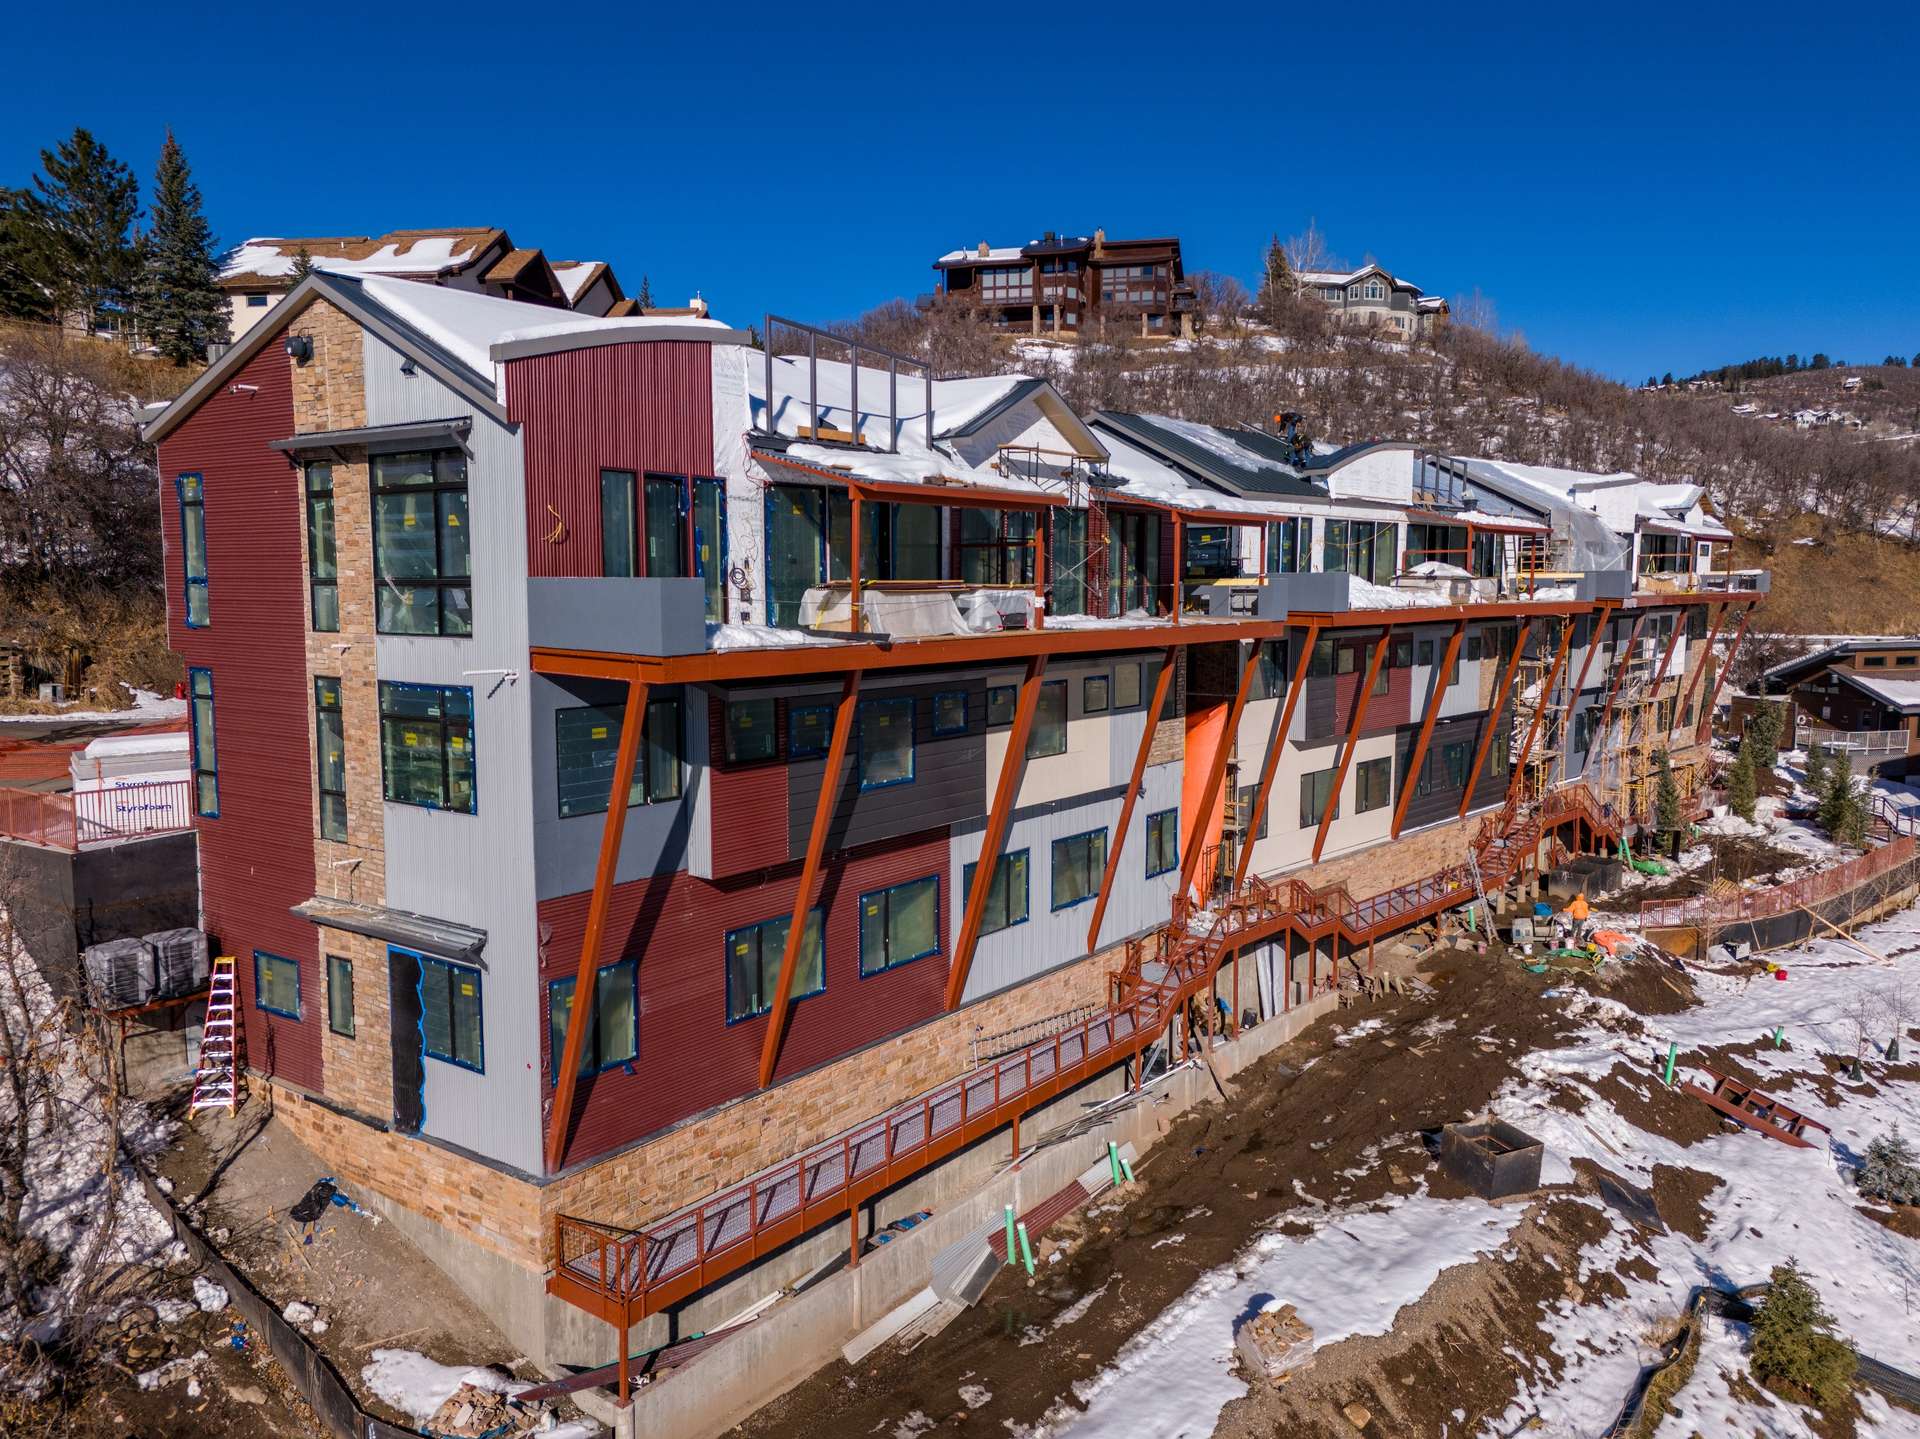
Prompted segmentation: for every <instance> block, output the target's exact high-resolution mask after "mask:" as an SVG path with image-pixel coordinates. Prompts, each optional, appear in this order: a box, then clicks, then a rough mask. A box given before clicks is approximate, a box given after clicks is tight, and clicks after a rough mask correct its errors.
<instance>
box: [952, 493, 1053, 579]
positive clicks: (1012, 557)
mask: <svg viewBox="0 0 1920 1439" xmlns="http://www.w3.org/2000/svg"><path fill="white" fill-rule="evenodd" d="M1033 547H1034V516H1033V512H1032V511H1031V510H979V509H965V510H962V511H961V512H960V539H959V542H958V544H957V545H956V550H957V554H956V556H955V558H956V560H957V562H958V564H959V568H960V576H959V578H960V579H961V581H962V582H963V583H965V584H969V585H1021V586H1025V585H1031V584H1032V583H1033Z"/></svg>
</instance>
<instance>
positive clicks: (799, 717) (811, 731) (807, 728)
mask: <svg viewBox="0 0 1920 1439" xmlns="http://www.w3.org/2000/svg"><path fill="white" fill-rule="evenodd" d="M832 743H833V706H832V705H795V706H793V708H791V709H790V710H788V711H787V754H788V755H789V756H791V757H792V758H794V759H811V758H812V757H813V756H815V755H823V754H825V753H826V752H827V750H828V748H829V747H830V746H831V745H832Z"/></svg>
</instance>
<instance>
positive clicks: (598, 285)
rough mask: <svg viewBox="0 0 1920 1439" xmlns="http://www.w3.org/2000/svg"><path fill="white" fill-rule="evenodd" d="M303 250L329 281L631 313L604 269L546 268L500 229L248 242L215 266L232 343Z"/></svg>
mask: <svg viewBox="0 0 1920 1439" xmlns="http://www.w3.org/2000/svg"><path fill="white" fill-rule="evenodd" d="M303 250H304V251H305V252H306V254H307V256H308V258H309V259H310V260H311V261H312V262H313V265H314V267H315V268H316V269H321V270H326V271H328V272H329V273H331V274H339V275H360V276H368V275H378V276H385V277H387V278H390V279H404V280H417V281H420V282H422V283H425V284H430V285H445V286H448V287H450V288H452V289H456V290H467V291H471V292H473V293H475V294H482V295H496V296H499V297H500V298H502V299H508V300H521V301H525V302H526V303H528V304H534V305H545V306H550V307H552V308H554V309H562V310H572V311H574V312H575V313H576V314H582V315H608V314H626V313H632V312H634V310H635V307H634V306H633V304H632V302H631V301H629V300H627V298H626V295H625V293H624V292H623V291H622V290H621V288H620V282H619V281H618V280H617V279H615V278H614V274H613V270H612V269H611V268H610V267H609V266H608V265H607V264H606V263H605V262H604V261H601V260H549V259H548V258H547V257H546V255H545V254H544V253H543V252H542V251H540V250H528V249H522V248H520V247H518V246H516V245H515V244H514V243H513V240H512V238H511V237H510V236H509V235H508V234H507V232H506V231H505V230H500V229H491V228H485V227H482V228H478V229H451V230H393V231H389V232H388V233H387V234H385V235H374V236H367V235H344V236H342V235H332V236H317V237H313V238H309V239H297V238H293V239H286V238H281V239H253V240H247V241H245V242H244V243H242V244H240V245H238V246H236V247H235V248H234V249H232V250H230V251H229V252H228V253H227V254H226V256H225V257H224V258H223V259H222V261H221V265H220V275H219V280H218V284H219V286H220V288H221V289H222V290H223V291H225V292H226V295H227V303H228V305H229V307H230V309H231V315H230V317H229V320H228V333H229V336H230V338H232V339H233V340H236V341H237V340H238V339H239V338H240V337H241V336H242V335H244V334H245V333H246V332H247V331H248V330H249V329H251V328H252V327H253V326H254V325H255V324H256V323H258V322H259V320H260V319H261V318H262V317H263V316H264V315H265V314H266V313H267V311H268V310H270V309H272V308H273V307H274V306H275V305H277V304H278V303H279V302H280V301H281V300H282V299H283V298H285V296H286V295H287V294H288V292H289V291H291V290H292V289H293V287H294V284H295V283H296V280H297V276H296V275H295V273H294V272H295V266H296V264H297V262H298V258H299V255H300V252H301V251H303Z"/></svg>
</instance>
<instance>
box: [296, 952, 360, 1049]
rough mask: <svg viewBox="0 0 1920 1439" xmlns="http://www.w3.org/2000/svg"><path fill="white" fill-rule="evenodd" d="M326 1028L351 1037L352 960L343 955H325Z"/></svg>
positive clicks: (297, 971) (297, 972)
mask: <svg viewBox="0 0 1920 1439" xmlns="http://www.w3.org/2000/svg"><path fill="white" fill-rule="evenodd" d="M294 973H295V975H296V977H297V976H298V974H299V970H298V967H297V966H296V968H295V971H294ZM327 1028H328V1029H330V1030H332V1031H333V1032H334V1033H335V1034H340V1035H345V1036H346V1037H347V1038H348V1039H352V1038H353V961H352V960H350V959H348V958H347V957H346V956H345V955H340V954H330V955H328V956H327Z"/></svg>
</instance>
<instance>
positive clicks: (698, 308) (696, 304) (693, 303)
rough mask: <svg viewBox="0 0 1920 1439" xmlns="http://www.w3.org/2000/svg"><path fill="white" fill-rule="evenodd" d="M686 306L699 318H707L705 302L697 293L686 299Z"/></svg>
mask: <svg viewBox="0 0 1920 1439" xmlns="http://www.w3.org/2000/svg"><path fill="white" fill-rule="evenodd" d="M687 308H688V309H689V310H691V311H693V313H694V314H695V315H697V316H699V317H700V318H701V319H703V320H704V319H706V318H707V302H706V301H705V300H703V299H701V298H700V297H699V296H698V295H695V296H694V297H693V298H692V299H691V300H689V301H687Z"/></svg>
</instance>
